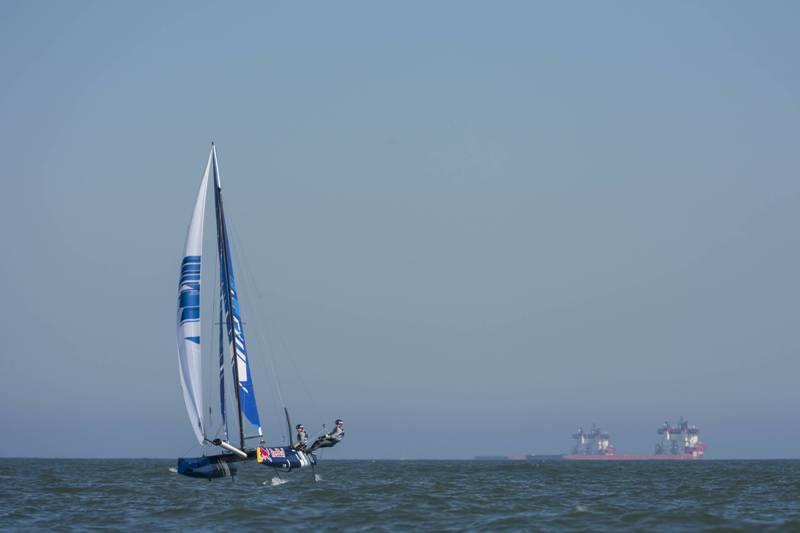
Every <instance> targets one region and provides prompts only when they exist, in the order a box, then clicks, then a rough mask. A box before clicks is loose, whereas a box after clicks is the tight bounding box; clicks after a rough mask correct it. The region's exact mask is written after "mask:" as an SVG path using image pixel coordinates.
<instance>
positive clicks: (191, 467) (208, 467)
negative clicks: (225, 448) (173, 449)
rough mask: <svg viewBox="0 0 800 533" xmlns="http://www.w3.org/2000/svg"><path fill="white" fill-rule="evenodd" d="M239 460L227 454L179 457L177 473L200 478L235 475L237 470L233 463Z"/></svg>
mask: <svg viewBox="0 0 800 533" xmlns="http://www.w3.org/2000/svg"><path fill="white" fill-rule="evenodd" d="M241 460H242V459H240V458H238V457H236V456H234V455H229V454H223V455H208V456H203V457H181V458H179V459H178V473H179V474H183V475H184V476H189V477H197V478H202V479H215V478H220V477H230V476H235V475H236V472H237V469H236V464H235V463H237V462H239V461H241Z"/></svg>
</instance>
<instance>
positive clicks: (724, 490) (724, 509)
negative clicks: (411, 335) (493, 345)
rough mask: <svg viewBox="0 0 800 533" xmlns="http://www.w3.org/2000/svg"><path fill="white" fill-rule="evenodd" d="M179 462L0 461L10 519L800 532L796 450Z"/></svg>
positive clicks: (3, 512) (120, 526) (66, 525)
mask: <svg viewBox="0 0 800 533" xmlns="http://www.w3.org/2000/svg"><path fill="white" fill-rule="evenodd" d="M172 466H174V461H167V460H77V459H71V460H63V459H61V460H55V459H49V460H48V459H0V528H2V529H19V530H31V529H40V530H49V529H53V528H58V529H61V530H64V529H76V530H83V529H88V528H103V529H106V528H108V529H113V530H146V529H156V530H164V529H193V530H195V529H196V530H222V529H232V530H242V529H245V530H266V529H298V530H299V529H308V528H314V529H328V530H335V529H350V530H395V529H397V530H417V529H423V530H487V531H488V530H491V531H494V530H542V531H561V530H572V529H577V530H592V531H612V530H613V531H617V530H620V529H639V530H647V531H652V530H661V531H675V530H698V529H709V530H716V529H726V530H730V529H734V530H765V529H773V530H781V531H783V530H785V531H800V461H700V462H687V463H616V464H615V463H569V462H542V463H537V462H490V461H487V462H473V461H365V462H359V461H327V462H323V463H322V464H321V465H320V468H319V469H318V470H317V473H318V474H319V475H320V476H321V478H322V479H321V480H320V481H319V482H317V483H314V479H313V476H312V474H311V472H310V471H308V470H303V471H297V472H292V473H291V474H288V475H286V474H283V480H285V481H286V482H285V483H280V480H278V479H277V478H276V479H275V480H273V477H274V473H273V472H272V471H271V470H268V469H267V468H265V467H263V466H260V465H257V464H248V465H247V466H245V467H244V468H242V469H241V470H240V475H239V476H238V478H237V479H236V481H234V482H232V481H231V479H219V480H214V481H211V482H209V481H205V480H199V479H190V478H186V477H183V476H179V475H178V474H175V473H172V472H170V470H169V468H170V467H172Z"/></svg>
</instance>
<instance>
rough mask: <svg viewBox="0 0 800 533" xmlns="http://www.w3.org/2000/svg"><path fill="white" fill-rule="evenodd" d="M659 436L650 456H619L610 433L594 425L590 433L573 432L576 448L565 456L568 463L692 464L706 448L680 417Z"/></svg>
mask: <svg viewBox="0 0 800 533" xmlns="http://www.w3.org/2000/svg"><path fill="white" fill-rule="evenodd" d="M656 433H657V434H658V435H660V436H661V439H660V441H659V442H658V443H657V444H656V450H655V453H654V454H652V455H638V454H628V453H625V454H619V453H617V451H616V449H615V448H614V446H613V445H612V444H611V434H610V433H607V432H605V431H603V430H601V429H600V428H598V427H597V426H594V425H593V426H592V428H591V429H590V430H589V431H584V430H583V428H580V429H578V431H577V433H573V435H572V438H573V439H575V441H576V442H575V446H574V448H573V449H572V453H570V454H567V455H564V456H563V459H565V460H567V461H692V460H697V459H700V458H701V457H703V454H705V450H706V446H705V444H703V442H702V441H701V440H700V430H699V429H698V428H697V426H690V425H689V422H687V421H686V420H684V419H683V417H681V419H680V422H679V423H678V425H677V426H673V425H671V424H670V423H669V422H664V424H663V425H662V426H661V427H660V428H658V430H656Z"/></svg>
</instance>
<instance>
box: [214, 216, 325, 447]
mask: <svg viewBox="0 0 800 533" xmlns="http://www.w3.org/2000/svg"><path fill="white" fill-rule="evenodd" d="M228 227H229V228H230V229H231V233H232V234H233V238H234V241H235V244H236V245H237V248H239V247H238V242H239V241H240V239H239V234H238V232H237V230H236V227H235V226H234V225H233V224H232V223H231V222H230V221H229V222H228ZM237 251H238V250H237ZM237 256H238V257H240V258H241V264H242V266H243V269H242V270H243V272H244V274H245V278H246V279H247V280H248V282H249V283H248V285H250V287H251V288H252V289H253V292H254V293H255V295H256V297H257V299H258V300H259V302H263V301H264V297H263V294H262V293H261V289H260V288H259V286H258V284H257V283H256V281H255V280H256V278H255V276H254V275H253V273H252V269H251V268H250V264H249V261H248V260H247V256H246V255H245V254H242V253H238V254H237ZM255 311H256V315H257V317H256V318H257V319H258V322H259V324H260V325H262V326H263V327H262V328H258V331H257V332H256V334H257V335H258V336H259V337H261V338H262V339H263V340H265V345H266V346H268V347H269V348H270V352H272V351H275V352H276V353H277V352H279V351H280V352H282V353H283V354H284V355H285V357H284V359H286V360H288V362H289V363H290V365H291V366H292V370H293V371H294V373H295V374H296V375H297V377H298V379H299V381H300V385H301V386H302V388H303V392H304V393H305V395H306V396H307V397H308V399H309V400H310V401H311V404H312V407H313V408H314V410H315V411H316V412H317V413H322V412H323V409H322V408H321V405H320V404H319V402H317V400H316V398H315V397H314V395H313V394H312V393H311V389H310V388H309V386H308V384H307V383H306V381H305V379H304V378H303V373H302V372H301V371H300V368H299V366H298V365H297V361H296V360H295V358H294V357H293V356H292V352H291V351H290V350H289V349H288V344H287V343H286V341H285V339H284V338H283V336H282V335H281V334H280V331H274V332H272V331H271V330H270V329H269V328H268V327H267V324H268V322H267V321H266V320H264V317H263V315H261V312H260V307H259V306H255ZM262 330H263V332H264V333H263V335H262ZM270 333H273V334H274V336H275V337H276V340H277V343H278V344H280V346H278V347H277V348H279V349H278V350H275V349H274V348H273V343H272V342H270V340H269V339H270V337H271V335H270ZM265 337H266V338H265ZM269 360H270V365H271V367H272V371H273V377H274V379H275V381H276V382H277V381H278V374H277V373H275V361H274V357H272V354H271V353H270V354H269ZM278 386H280V385H279V384H278ZM279 393H280V389H279ZM281 402H283V396H282V394H281ZM283 405H284V406H285V405H286V404H285V403H283ZM290 437H291V436H290Z"/></svg>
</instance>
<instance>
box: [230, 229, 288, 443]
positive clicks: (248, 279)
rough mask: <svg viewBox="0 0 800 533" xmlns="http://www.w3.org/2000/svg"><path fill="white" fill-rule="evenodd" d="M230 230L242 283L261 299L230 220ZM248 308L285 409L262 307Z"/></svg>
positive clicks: (255, 360)
mask: <svg viewBox="0 0 800 533" xmlns="http://www.w3.org/2000/svg"><path fill="white" fill-rule="evenodd" d="M228 229H229V230H230V231H229V241H230V242H231V248H232V253H233V254H234V255H235V256H236V259H237V262H238V263H239V264H240V265H241V266H242V267H243V268H242V269H240V272H241V273H244V276H243V277H242V278H240V281H241V282H242V285H243V286H247V287H248V289H253V291H252V292H253V293H255V295H256V297H258V298H260V292H259V291H258V289H257V286H256V285H255V282H254V281H253V280H252V275H251V274H250V269H249V263H248V261H247V259H246V256H245V254H243V253H242V247H241V246H239V235H238V232H237V231H236V229H235V227H234V226H233V224H232V223H231V221H230V220H228ZM239 303H240V305H242V306H244V305H245V303H244V300H243V299H242V298H241V294H240V298H239ZM247 308H248V312H250V311H252V312H253V315H254V317H255V319H256V321H257V325H256V327H255V328H251V330H250V331H251V332H254V335H255V337H256V340H257V341H258V344H259V345H260V346H262V347H263V351H264V352H266V354H265V355H266V359H267V361H268V363H269V367H270V371H269V372H266V373H268V374H270V377H271V381H272V383H273V385H274V387H273V388H272V391H271V392H272V393H273V395H277V398H276V399H277V400H278V402H279V403H280V405H281V406H282V407H285V406H286V401H285V399H284V396H283V389H282V387H281V383H280V380H279V378H278V372H277V367H276V365H275V358H274V357H273V354H272V352H273V351H274V350H273V349H272V345H271V343H269V341H268V340H267V339H266V338H265V336H264V333H263V330H264V328H263V327H258V326H260V325H262V324H265V323H266V321H265V320H264V319H263V317H262V315H261V312H260V307H259V306H258V305H248V306H247ZM250 361H251V363H252V364H253V366H261V360H260V358H258V357H254V358H250ZM287 439H291V434H290V435H288V436H287Z"/></svg>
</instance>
